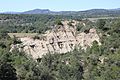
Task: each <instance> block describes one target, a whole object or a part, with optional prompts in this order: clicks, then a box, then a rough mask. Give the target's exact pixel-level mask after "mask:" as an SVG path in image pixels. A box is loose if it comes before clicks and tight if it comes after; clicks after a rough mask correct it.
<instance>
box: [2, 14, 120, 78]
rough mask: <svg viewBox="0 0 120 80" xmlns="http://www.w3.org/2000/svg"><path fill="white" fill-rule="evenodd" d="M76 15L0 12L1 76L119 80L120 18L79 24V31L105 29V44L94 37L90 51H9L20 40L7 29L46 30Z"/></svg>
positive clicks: (102, 38)
mask: <svg viewBox="0 0 120 80" xmlns="http://www.w3.org/2000/svg"><path fill="white" fill-rule="evenodd" d="M72 18H73V17H72ZM72 18H71V17H69V16H67V17H66V16H51V15H4V14H3V15H0V32H1V33H0V80H119V79H120V19H99V20H97V21H96V22H90V21H87V23H86V24H87V25H86V27H83V26H82V25H81V24H79V25H77V30H78V31H85V30H88V29H90V28H91V27H94V28H96V29H97V31H98V33H102V36H100V38H101V43H102V45H101V46H99V45H98V43H97V42H96V41H94V42H93V45H92V47H91V48H90V47H88V48H87V50H86V51H84V50H82V49H77V48H76V49H75V50H74V51H72V52H68V53H66V54H57V53H56V54H47V55H45V56H44V57H43V58H38V59H37V60H34V59H32V57H31V56H29V55H27V54H25V53H24V52H19V51H18V50H14V51H13V52H12V53H10V52H9V49H10V45H11V44H12V43H15V42H18V41H17V39H11V38H10V37H9V36H8V35H7V33H16V32H26V33H34V32H37V33H43V32H44V31H46V30H48V29H50V28H51V27H50V26H52V25H54V23H55V22H56V20H57V19H61V20H62V19H72ZM74 18H75V17H74ZM78 19H79V20H81V18H78Z"/></svg>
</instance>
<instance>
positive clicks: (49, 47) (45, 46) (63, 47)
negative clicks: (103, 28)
mask: <svg viewBox="0 0 120 80" xmlns="http://www.w3.org/2000/svg"><path fill="white" fill-rule="evenodd" d="M63 24H64V26H59V27H57V29H56V27H55V28H54V29H53V30H51V31H47V32H46V33H45V34H42V35H41V36H42V38H40V39H33V38H32V37H22V38H20V37H19V39H20V40H21V41H22V43H21V44H16V45H11V50H10V51H12V50H14V49H15V48H18V49H19V51H21V50H22V51H25V52H26V53H27V54H30V55H32V57H33V58H35V59H36V58H38V57H42V56H43V55H45V54H46V53H51V54H54V53H66V52H70V51H72V50H74V48H75V46H81V47H82V49H86V48H87V46H92V42H93V41H95V40H96V41H97V42H98V44H99V45H101V43H100V42H99V36H98V34H97V33H96V29H94V28H92V29H90V30H89V32H88V33H84V32H82V33H79V34H76V28H75V23H74V26H73V27H71V26H69V25H67V24H68V21H66V22H63Z"/></svg>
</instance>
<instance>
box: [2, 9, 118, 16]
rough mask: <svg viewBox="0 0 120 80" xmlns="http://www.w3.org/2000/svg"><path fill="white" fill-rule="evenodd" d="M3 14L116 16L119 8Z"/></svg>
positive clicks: (36, 10) (41, 10)
mask: <svg viewBox="0 0 120 80" xmlns="http://www.w3.org/2000/svg"><path fill="white" fill-rule="evenodd" d="M4 14H51V15H74V16H116V15H117V16H118V15H120V8H117V9H90V10H85V11H58V12H57V11H50V10H49V9H34V10H29V11H25V12H21V13H19V12H7V13H6V12H5V13H4Z"/></svg>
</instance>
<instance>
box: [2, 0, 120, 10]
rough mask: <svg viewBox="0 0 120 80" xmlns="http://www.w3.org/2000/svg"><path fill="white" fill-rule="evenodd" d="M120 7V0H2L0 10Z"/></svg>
mask: <svg viewBox="0 0 120 80" xmlns="http://www.w3.org/2000/svg"><path fill="white" fill-rule="evenodd" d="M101 8H102V9H114V8H120V0H0V12H9V11H15V12H23V11H28V10H32V9H50V10H51V11H82V10H88V9H101Z"/></svg>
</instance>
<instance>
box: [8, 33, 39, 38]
mask: <svg viewBox="0 0 120 80" xmlns="http://www.w3.org/2000/svg"><path fill="white" fill-rule="evenodd" d="M8 35H9V36H10V37H11V38H13V37H14V36H16V37H18V38H22V37H34V36H36V35H38V33H8Z"/></svg>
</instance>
